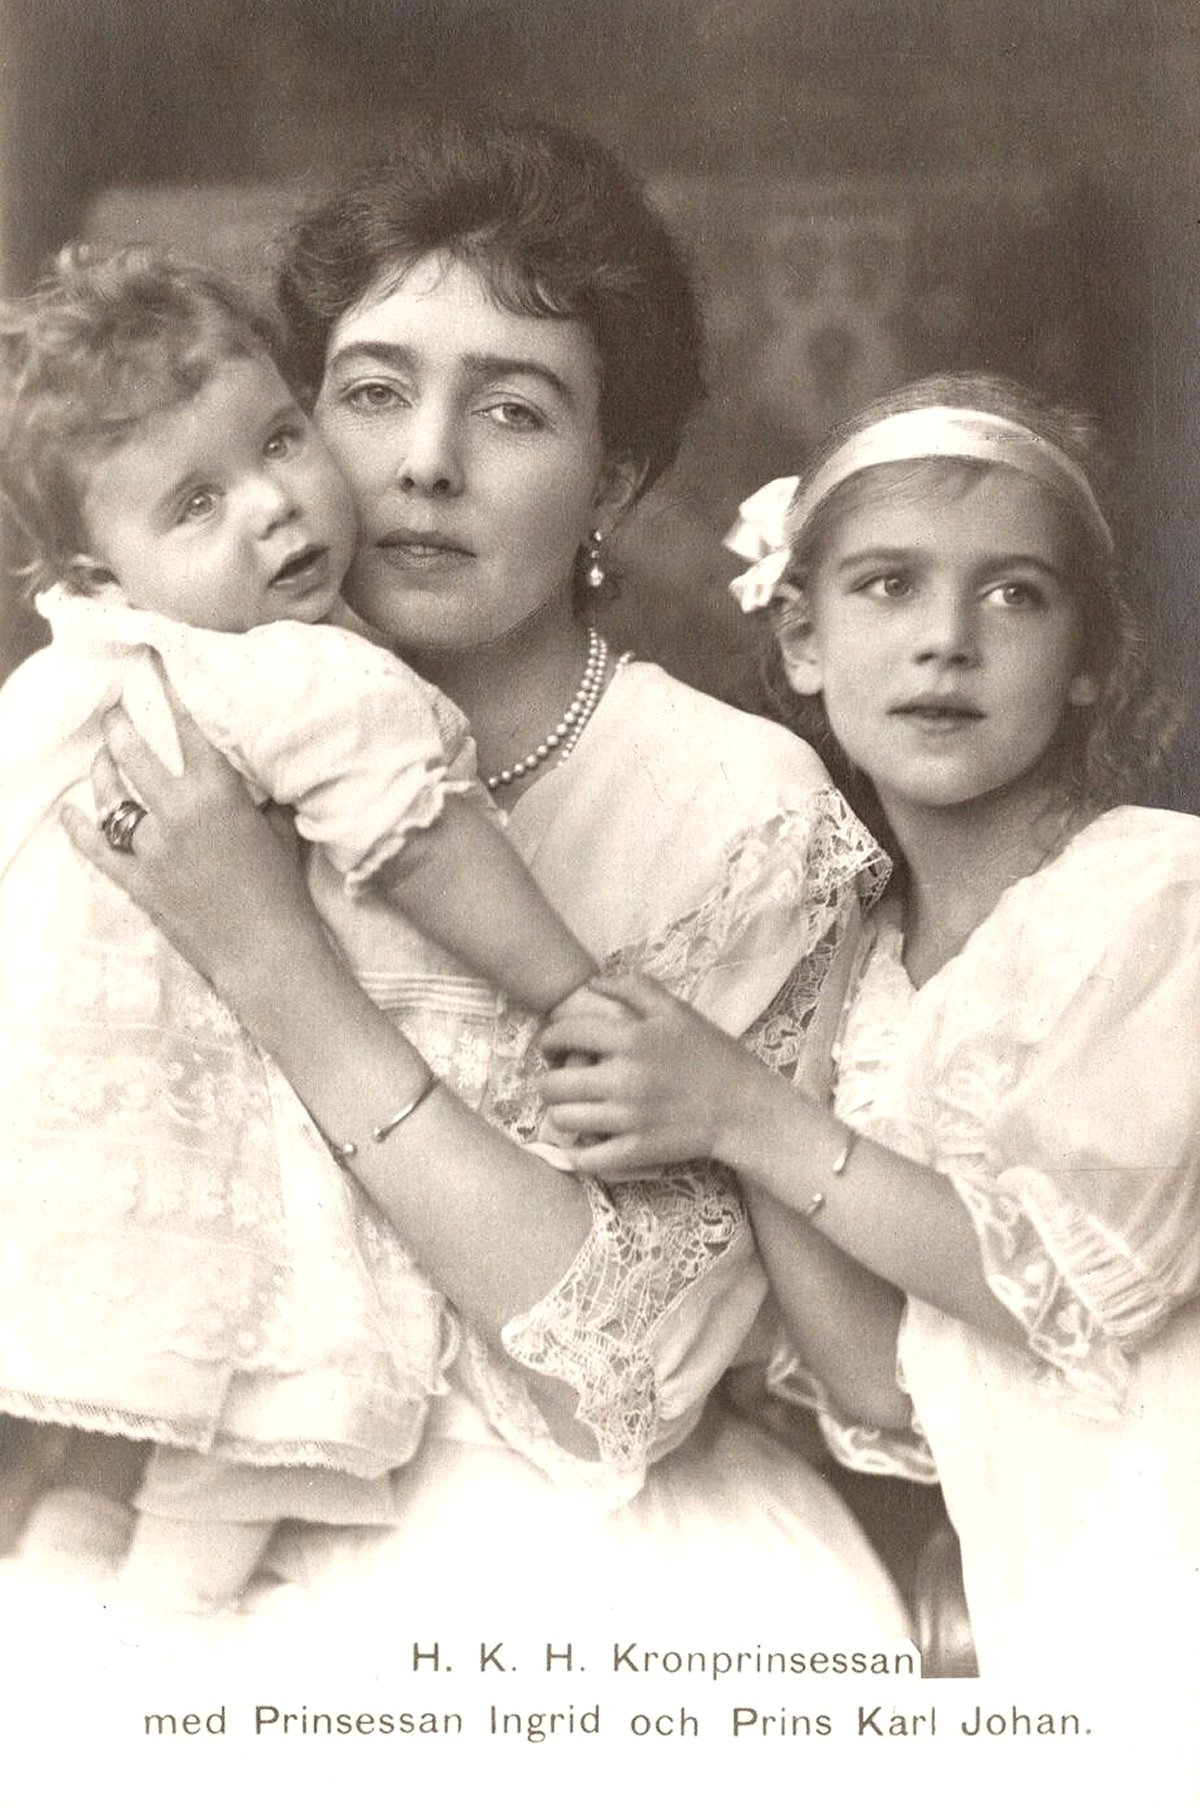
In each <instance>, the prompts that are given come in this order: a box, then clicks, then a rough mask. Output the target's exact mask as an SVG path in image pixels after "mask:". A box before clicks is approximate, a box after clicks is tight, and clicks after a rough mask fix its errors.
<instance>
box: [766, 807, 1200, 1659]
mask: <svg viewBox="0 0 1200 1808" xmlns="http://www.w3.org/2000/svg"><path fill="white" fill-rule="evenodd" d="M902 952H903V950H902V943H901V937H900V932H899V928H898V925H897V923H896V921H895V920H894V918H893V917H892V916H891V915H890V914H889V910H888V907H887V906H884V907H882V908H881V910H880V911H879V912H877V913H876V917H875V920H874V923H873V925H872V926H871V928H870V930H869V931H868V938H867V943H866V947H865V951H864V953H863V955H862V957H861V965H860V970H859V973H858V977H857V981H856V982H855V984H854V985H853V988H852V991H851V994H850V997H849V1001H848V1007H847V1012H846V1015H845V1018H844V1021H843V1028H842V1033H841V1042H840V1049H839V1050H837V1080H836V1088H835V1106H836V1109H837V1111H838V1113H839V1115H840V1116H841V1117H843V1118H844V1119H845V1120H846V1121H847V1122H849V1123H851V1124H853V1125H855V1126H856V1127H857V1128H858V1129H860V1130H861V1131H862V1132H863V1133H864V1134H866V1135H868V1136H871V1137H873V1138H875V1139H876V1140H877V1141H879V1142H881V1143H883V1144H885V1145H886V1146H888V1147H889V1148H892V1149H895V1150H898V1151H899V1152H900V1153H902V1154H904V1155H907V1156H910V1157H911V1158H912V1159H913V1160H915V1161H919V1162H921V1163H923V1164H925V1165H927V1166H931V1167H934V1168H936V1169H938V1170H939V1171H940V1172H941V1173H943V1174H945V1175H947V1176H948V1177H949V1178H950V1179H951V1180H952V1181H953V1183H954V1186H955V1188H956V1190H957V1192H958V1194H959V1197H960V1199H961V1201H962V1206H963V1210H964V1211H966V1212H968V1213H969V1214H970V1217H971V1220H972V1222H973V1224H974V1226H975V1229H976V1232H977V1235H978V1238H979V1251H980V1258H981V1260H982V1263H983V1267H984V1272H985V1274H986V1276H987V1279H988V1282H989V1285H990V1286H991V1288H992V1291H993V1292H994V1293H995V1294H996V1296H997V1298H998V1299H1000V1300H1001V1301H1002V1302H1003V1304H1004V1305H1005V1306H1006V1307H1007V1308H1008V1310H1009V1311H1010V1312H1011V1313H1012V1315H1013V1324H1014V1332H1015V1333H1016V1335H1015V1336H1014V1339H1013V1341H1012V1342H1002V1341H1000V1340H999V1339H997V1338H995V1337H993V1336H989V1335H987V1334H986V1333H984V1332H982V1331H977V1330H974V1329H972V1328H971V1327H970V1326H968V1325H964V1324H962V1323H961V1322H959V1321H958V1320H956V1319H954V1318H951V1317H948V1316H947V1315H946V1314H945V1313H943V1312H940V1311H938V1310H937V1309H936V1308H935V1307H933V1306H931V1305H928V1304H927V1303H925V1302H924V1301H922V1300H920V1299H910V1301H909V1303H908V1306H907V1309H906V1313H905V1318H904V1323H903V1328H902V1331H901V1337H900V1369H901V1378H902V1381H903V1383H904V1385H905V1386H906V1387H907V1388H908V1390H909V1392H910V1393H911V1396H912V1400H913V1406H914V1412H915V1417H916V1420H917V1421H918V1422H919V1425H920V1427H921V1429H922V1430H923V1432H924V1434H925V1436H926V1438H927V1440H928V1447H929V1450H930V1451H931V1452H932V1456H933V1459H934V1461H935V1463H936V1466H937V1473H938V1476H939V1478H940V1480H941V1483H942V1487H943V1489H944V1491H945V1496H946V1501H947V1505H948V1507H949V1510H950V1514H951V1517H952V1518H953V1520H954V1523H955V1525H956V1527H957V1529H958V1532H959V1535H960V1539H961V1543H962V1550H963V1564H964V1573H965V1581H966V1588H967V1596H968V1601H969V1605H970V1611H971V1620H972V1625H973V1629H974V1634H975V1640H976V1645H977V1649H978V1653H979V1658H980V1663H981V1668H982V1672H983V1674H984V1675H985V1676H988V1675H993V1674H997V1673H1002V1672H1010V1673H1013V1674H1020V1675H1022V1676H1023V1677H1026V1678H1027V1677H1029V1676H1030V1675H1031V1674H1032V1673H1033V1672H1034V1671H1035V1670H1036V1669H1037V1668H1038V1667H1039V1666H1046V1667H1048V1668H1050V1669H1052V1670H1053V1671H1054V1672H1055V1673H1056V1674H1057V1675H1058V1676H1059V1677H1060V1678H1061V1677H1065V1676H1068V1675H1077V1676H1079V1675H1086V1676H1089V1677H1094V1678H1096V1679H1097V1680H1100V1681H1102V1680H1104V1679H1105V1678H1106V1677H1107V1678H1108V1679H1110V1680H1112V1679H1116V1678H1119V1677H1121V1676H1129V1675H1130V1674H1131V1673H1134V1672H1136V1671H1139V1670H1142V1669H1157V1670H1158V1671H1160V1672H1161V1673H1162V1674H1164V1675H1166V1674H1171V1673H1173V1674H1174V1675H1175V1676H1176V1677H1180V1676H1183V1675H1185V1674H1186V1675H1190V1676H1193V1677H1196V1676H1197V1675H1198V1672H1200V1663H1198V1659H1200V1305H1198V1304H1197V1292H1198V1280H1200V821H1198V820H1197V819H1196V818H1194V817H1190V816H1183V815H1174V814H1170V813H1168V812H1165V811H1150V810H1140V809H1132V808H1125V809H1118V810H1113V811H1111V812H1109V813H1108V814H1107V815H1105V816H1102V817H1100V818H1099V819H1098V820H1097V821H1095V822H1093V823H1092V824H1091V825H1090V826H1089V827H1087V828H1085V829H1084V830H1083V831H1082V832H1080V833H1079V834H1077V835H1076V836H1075V837H1074V839H1073V840H1072V841H1071V842H1070V844H1069V845H1068V846H1067V848H1066V849H1065V850H1064V851H1063V852H1062V853H1061V854H1060V855H1059V856H1058V858H1057V859H1055V860H1053V861H1051V862H1050V863H1049V864H1047V865H1046V866H1045V867H1044V868H1043V869H1042V870H1041V871H1039V872H1036V873H1034V874H1033V875H1032V876H1031V877H1030V878H1027V879H1024V880H1022V881H1020V882H1019V883H1018V884H1016V885H1014V886H1012V887H1011V888H1010V889H1009V890H1008V891H1007V892H1006V893H1005V895H1004V897H1003V898H1002V899H1001V901H1000V903H999V904H998V905H997V907H996V909H995V910H994V911H993V912H992V914H991V915H990V916H989V917H988V919H987V920H986V922H984V923H983V924H982V925H981V926H980V927H979V928H978V929H977V930H976V931H975V933H974V934H973V935H972V936H971V937H970V939H969V940H968V942H967V944H966V946H965V947H964V948H963V949H962V951H961V952H960V953H959V954H958V955H957V956H956V957H955V958H954V959H953V960H951V961H949V962H948V963H947V965H946V966H945V967H944V968H942V970H941V971H940V972H938V973H937V974H935V975H934V976H933V978H932V979H930V980H928V981H927V982H926V983H925V984H924V985H922V986H921V987H919V988H914V986H913V985H912V984H911V982H910V981H909V979H908V977H907V975H906V973H905V970H904V966H903V964H902ZM783 1372H784V1371H783V1367H782V1365H781V1369H780V1374H781V1375H782V1374H783ZM825 1425H826V1430H827V1434H828V1436H829V1437H830V1441H831V1443H832V1444H833V1446H834V1448H835V1449H836V1450H837V1451H838V1453H839V1454H840V1455H841V1456H842V1457H843V1459H844V1460H846V1461H848V1462H850V1463H852V1464H855V1465H856V1466H860V1467H868V1468H880V1469H886V1468H889V1467H904V1466H905V1465H904V1463H903V1461H902V1460H901V1458H900V1452H899V1445H898V1442H897V1441H896V1440H889V1439H886V1438H880V1437H879V1436H878V1435H873V1434H871V1433H870V1432H868V1431H864V1430H862V1429H859V1428H854V1427H851V1426H848V1425H846V1424H843V1423H839V1421H838V1419H837V1416H836V1415H835V1414H833V1413H832V1412H826V1414H825ZM910 1473H917V1474H921V1473H925V1474H928V1469H927V1467H925V1466H923V1464H922V1462H921V1459H920V1456H919V1455H918V1456H917V1458H916V1467H915V1469H910Z"/></svg>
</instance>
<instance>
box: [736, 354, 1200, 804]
mask: <svg viewBox="0 0 1200 1808" xmlns="http://www.w3.org/2000/svg"><path fill="white" fill-rule="evenodd" d="M938 407H940V408H970V409H978V410H980V411H981V412H983V413H987V414H996V415H1001V416H1003V417H1004V418H1005V419H1007V420H1010V421H1014V422H1016V423H1017V424H1018V425H1019V426H1023V427H1026V428H1028V429H1029V430H1030V431H1031V432H1033V433H1036V434H1038V435H1039V436H1040V437H1041V438H1042V439H1045V440H1048V441H1049V442H1050V443H1051V444H1052V445H1054V446H1056V447H1057V448H1058V449H1059V450H1060V451H1061V452H1063V453H1065V454H1066V455H1067V457H1068V458H1070V459H1071V460H1072V461H1073V463H1074V464H1076V465H1077V466H1078V467H1079V469H1080V470H1081V471H1082V473H1083V475H1084V476H1085V477H1086V478H1087V480H1088V483H1089V484H1090V486H1091V488H1092V490H1093V492H1094V493H1095V494H1096V495H1098V496H1099V497H1100V498H1101V501H1102V502H1103V496H1104V490H1105V484H1106V477H1107V472H1106V469H1105V466H1104V462H1103V459H1102V455H1101V452H1100V447H1099V436H1098V432H1097V429H1096V425H1095V422H1094V421H1093V419H1092V417H1091V416H1090V415H1088V414H1085V413H1083V412H1081V411H1080V410H1077V409H1074V408H1070V407H1065V406H1060V405H1057V404H1053V403H1049V402H1046V401H1043V400H1042V398H1041V397H1039V396H1038V395H1036V394H1035V393H1034V392H1033V391H1031V390H1029V389H1026V388H1025V387H1024V386H1023V385H1021V384H1019V383H1015V382H1013V381H1011V380H1010V379H1008V378H1005V377H999V376H994V375H992V374H991V373H988V372H976V371H968V372H955V373H950V374H947V375H942V376H934V377H928V378H924V379H922V380H921V381H919V382H915V383H910V384H907V385H906V386H905V387H904V388H902V389H898V390H894V391H892V392H891V393H890V394H888V395H886V396H883V397H882V398H881V399H880V400H879V401H877V402H874V403H872V404H870V405H869V406H868V407H866V408H864V409H863V410H862V411H861V412H860V413H858V414H856V415H854V416H852V417H851V418H850V419H849V420H847V421H845V422H843V423H842V424H841V425H840V426H839V427H838V428H837V429H836V430H835V431H834V433H833V434H832V435H831V436H830V437H829V438H828V439H827V440H826V442H825V444H824V445H823V446H821V447H820V449H819V450H818V452H817V455H816V457H815V458H814V460H813V461H812V464H811V467H810V468H811V470H813V471H816V470H817V468H818V467H819V466H820V465H822V464H823V463H824V462H825V460H826V459H827V458H828V457H829V456H830V455H831V453H833V452H834V451H836V450H837V448H838V447H839V446H841V445H843V444H844V443H845V442H846V441H847V440H849V439H850V438H852V437H853V435H854V434H855V433H857V432H858V431H859V430H860V429H861V428H863V427H868V426H872V425H874V424H875V423H876V422H878V421H882V420H886V419H887V418H889V417H890V416H892V415H894V414H901V413H904V412H906V411H907V410H909V409H914V408H938ZM992 468H993V467H991V466H989V465H988V464H986V463H984V462H980V461H976V460H973V459H965V458H963V459H957V458H956V459H938V460H936V461H922V460H919V459H918V460H914V461H912V462H910V463H908V464H894V465H883V466H876V467H871V468H868V469H865V470H862V471H858V472H856V473H855V474H854V475H853V476H851V477H849V478H847V479H846V480H845V482H844V483H842V484H840V485H838V487H837V488H836V489H835V490H833V491H832V492H831V493H830V495H829V496H827V497H826V498H825V499H824V501H823V502H821V503H820V504H819V505H818V507H817V508H816V509H815V510H814V511H813V513H812V515H811V516H810V517H809V519H808V520H807V521H806V522H805V524H804V526H803V528H802V529H801V531H800V534H799V536H798V538H797V540H796V542H795V544H794V545H793V547H792V558H791V562H790V564H789V567H788V573H787V577H788V579H789V581H790V583H791V584H792V585H794V586H798V587H799V590H800V591H801V593H802V592H803V587H804V579H805V574H806V573H807V572H808V571H810V570H811V569H812V566H813V564H814V562H815V561H816V560H817V559H819V557H820V556H821V551H822V547H823V545H824V544H825V543H826V541H827V539H828V536H829V534H830V532H831V531H832V530H833V529H834V528H835V527H836V525H837V524H838V523H839V522H840V521H842V520H844V519H845V518H846V515H847V514H848V513H849V512H851V511H856V510H857V509H860V508H863V507H869V506H870V505H871V503H872V501H874V500H876V499H877V498H879V497H880V496H882V495H886V494H890V493H894V492H895V491H896V490H897V489H903V490H904V493H905V494H908V493H910V492H913V493H916V492H917V491H923V489H925V488H927V487H928V486H929V485H930V484H936V485H946V484H950V485H954V484H957V485H958V486H960V488H961V487H968V486H969V485H971V484H972V483H975V482H978V481H979V480H980V478H981V477H983V476H984V475H986V473H987V471H988V470H990V469H992ZM1045 493H1046V495H1047V497H1048V499H1049V501H1050V504H1051V506H1052V507H1053V508H1054V509H1055V511H1056V513H1057V514H1058V516H1059V519H1060V521H1061V523H1062V526H1063V529H1064V533H1065V538H1066V545H1067V556H1068V569H1067V574H1066V575H1067V579H1068V582H1069V584H1070V588H1071V591H1072V594H1073V595H1074V597H1075V598H1076V601H1077V603H1078V606H1079V612H1080V623H1081V647H1082V657H1083V663H1084V666H1085V668H1086V670H1087V672H1088V673H1089V674H1090V675H1091V676H1092V677H1093V678H1094V679H1095V681H1096V684H1097V687H1098V692H1099V694H1098V696H1097V699H1096V702H1095V703H1094V704H1092V705H1091V706H1089V707H1087V708H1080V709H1068V710H1066V711H1064V714H1063V719H1062V721H1061V723H1060V725H1059V729H1058V732H1057V734H1056V735H1055V737H1054V740H1053V742H1052V743H1051V747H1050V749H1049V756H1050V761H1051V767H1050V770H1051V773H1052V777H1053V780H1054V784H1055V787H1056V790H1057V793H1058V795H1059V797H1060V798H1061V800H1062V802H1063V804H1064V805H1065V807H1066V809H1067V812H1068V815H1069V817H1074V816H1079V815H1084V814H1087V813H1089V812H1091V811H1094V810H1099V809H1107V808H1109V807H1111V806H1112V805H1114V804H1117V803H1123V802H1127V801H1129V800H1130V799H1132V798H1134V797H1136V796H1137V795H1138V794H1139V792H1140V790H1141V788H1142V786H1143V784H1144V782H1145V780H1146V779H1147V778H1148V776H1149V774H1150V773H1151V771H1152V770H1153V768H1154V767H1155V765H1156V764H1157V763H1158V761H1159V760H1160V759H1161V757H1162V755H1163V753H1164V752H1165V750H1166V748H1167V746H1168V745H1169V743H1170V741H1171V739H1172V738H1173V734H1174V731H1175V728H1176V727H1177V724H1178V716H1179V710H1178V706H1177V704H1176V703H1175V701H1174V700H1173V699H1171V698H1169V697H1168V696H1167V695H1166V693H1165V692H1163V691H1162V690H1160V688H1159V687H1158V684H1157V682H1156V680H1155V678H1154V675H1153V673H1152V670H1151V662H1150V658H1149V648H1148V635H1147V631H1146V628H1145V626H1144V624H1143V622H1142V620H1141V619H1140V616H1139V614H1138V612H1137V611H1135V609H1134V607H1133V606H1132V604H1131V602H1130V601H1129V599H1128V597H1127V595H1126V592H1125V589H1124V586H1123V584H1122V581H1121V574H1120V572H1119V569H1118V566H1117V561H1116V558H1115V556H1114V554H1113V552H1112V550H1111V547H1110V546H1108V545H1107V544H1105V543H1103V542H1102V540H1101V538H1100V536H1099V533H1098V531H1097V527H1096V524H1095V523H1094V521H1093V520H1092V518H1091V515H1090V513H1089V511H1088V510H1087V509H1086V508H1085V507H1084V505H1083V503H1082V501H1080V502H1079V503H1072V502H1071V501H1069V500H1067V499H1065V496H1064V494H1063V493H1061V492H1059V491H1057V490H1056V491H1054V492H1051V491H1049V490H1046V492H1045ZM780 607H781V608H782V609H783V610H788V609H795V608H796V607H803V603H802V602H801V603H800V604H796V603H786V602H785V603H783V604H782V605H780ZM766 685H767V691H768V695H769V699H770V708H771V713H772V714H774V715H776V716H778V717H779V719H781V720H783V721H785V722H787V723H788V724H789V726H791V727H793V728H794V729H795V730H796V732H797V733H799V734H801V735H803V736H804V737H805V739H806V740H809V741H811V742H812V743H813V745H814V746H815V747H816V748H817V749H818V751H819V752H820V753H821V754H822V755H823V756H824V757H825V759H826V761H827V763H828V764H829V766H830V770H831V771H832V772H833V775H834V777H835V779H836V780H837V782H838V783H839V784H840V785H841V786H842V788H843V789H844V790H845V791H846V794H847V796H848V797H849V798H850V801H851V803H852V804H853V805H854V807H855V808H856V809H857V810H858V811H859V814H860V815H862V816H863V817H864V819H865V820H867V821H868V822H869V823H870V825H871V827H872V828H873V829H874V830H875V832H876V833H878V834H880V835H881V836H882V837H883V838H884V839H889V833H888V830H887V825H886V823H883V822H882V821H881V812H880V811H879V808H878V801H877V799H876V798H875V796H874V792H873V788H872V787H871V786H870V784H869V783H868V781H867V780H866V779H865V777H864V775H863V774H862V773H860V772H857V771H856V770H855V769H854V768H852V767H851V766H850V765H849V762H848V761H847V760H846V757H845V755H844V754H843V753H842V751H841V749H840V747H839V746H838V745H837V743H836V741H835V739H834V737H833V733H832V730H831V729H830V726H829V720H828V717H827V716H826V714H825V708H824V703H823V701H822V699H821V698H820V697H819V696H817V697H801V696H797V695H796V694H795V692H793V691H792V690H791V687H790V686H789V684H788V682H787V677H786V674H785V671H784V666H783V660H782V657H781V655H780V652H779V649H778V646H777V645H775V644H773V645H772V647H771V649H770V650H769V652H768V656H767V662H766Z"/></svg>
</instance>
